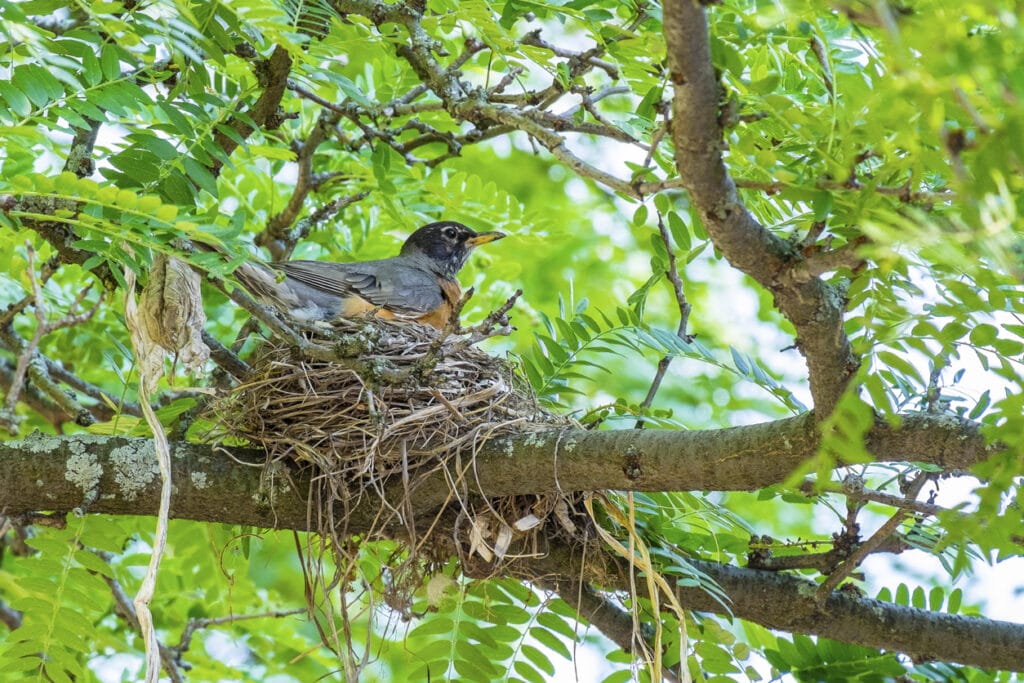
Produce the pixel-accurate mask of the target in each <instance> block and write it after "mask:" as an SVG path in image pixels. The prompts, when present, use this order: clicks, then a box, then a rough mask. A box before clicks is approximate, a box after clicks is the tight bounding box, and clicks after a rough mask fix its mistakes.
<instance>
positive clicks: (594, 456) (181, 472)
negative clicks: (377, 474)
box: [0, 415, 1024, 669]
mask: <svg viewBox="0 0 1024 683" xmlns="http://www.w3.org/2000/svg"><path fill="white" fill-rule="evenodd" d="M817 441H818V439H817V431H816V421H815V420H814V418H813V416H810V415H805V416H801V417H797V418H791V419H787V420H780V421H777V422H770V423H765V424H760V425H752V426H749V427H736V428H732V429H723V430H712V431H708V432H676V431H656V430H636V431H620V432H586V431H580V430H560V431H553V432H549V433H542V434H539V435H538V434H526V435H519V436H515V437H508V438H502V439H494V440H492V441H490V442H488V443H487V444H486V445H485V446H484V447H483V448H482V449H481V450H480V452H479V453H478V454H477V458H476V467H475V476H471V477H469V479H468V480H467V482H466V484H467V485H469V486H470V487H471V490H473V491H475V492H480V491H484V492H486V494H487V495H488V496H500V495H512V494H517V493H528V492H545V491H554V490H562V491H572V490H599V489H605V488H620V489H632V490H666V491H672V490H703V489H715V490H745V489H754V488H760V487H763V486H766V485H768V484H771V483H777V482H778V481H781V480H782V479H784V478H785V477H786V476H787V475H788V473H789V472H790V471H791V470H792V469H793V467H794V466H796V465H797V464H799V463H800V461H801V460H802V459H803V458H806V457H809V456H810V455H812V454H813V453H814V451H815V448H816V445H817ZM868 447H869V448H870V449H872V451H873V452H874V453H875V455H876V457H877V458H878V459H879V460H880V461H883V460H889V461H899V460H903V459H913V460H918V461H924V462H930V463H934V464H937V465H939V466H941V467H943V468H944V469H947V470H953V471H955V470H962V469H964V468H966V467H969V466H970V465H972V464H974V463H977V462H979V461H980V460H982V459H984V458H985V457H986V456H987V455H989V454H990V453H991V452H992V449H991V448H986V446H985V444H984V441H983V439H982V437H981V435H980V433H979V432H978V428H977V425H976V424H974V423H971V422H968V421H964V420H958V419H955V418H950V417H942V416H933V415H908V416H906V417H905V418H904V420H903V422H902V424H901V425H900V426H899V427H895V428H894V427H888V426H885V425H879V426H876V427H875V428H874V429H873V430H872V431H871V432H870V433H869V435H868ZM264 461H265V454H264V453H263V452H262V451H259V450H255V449H238V448H235V449H227V448H221V447H216V446H212V445H208V444H187V443H178V444H175V445H174V450H173V481H174V491H175V493H174V497H173V499H172V503H171V516H172V517H175V518H183V519H193V520H198V521H204V522H219V523H227V524H241V525H247V526H256V527H263V528H272V529H296V530H303V531H309V530H311V529H310V523H311V521H310V520H311V519H315V518H316V517H315V516H312V517H311V516H310V514H309V509H308V500H309V493H310V485H311V472H310V471H309V470H308V469H307V470H305V471H304V470H301V469H298V468H296V467H294V466H291V465H286V464H284V463H281V462H278V463H273V464H271V465H267V466H264V465H263V463H264ZM0 482H2V486H0V509H2V510H3V511H4V514H6V515H9V516H18V515H24V514H29V513H33V512H39V511H57V512H66V511H70V510H79V511H82V512H85V513H109V514H123V515H152V514H155V512H156V510H157V508H158V505H159V488H160V486H159V478H158V476H157V471H156V464H155V458H154V457H153V452H152V443H151V442H150V441H149V440H148V439H140V438H128V437H110V436H96V435H76V436H63V437H55V436H40V435H36V436H33V437H31V438H29V439H25V440H23V441H19V442H5V443H0ZM438 490H443V491H445V492H447V490H448V485H447V484H446V483H444V482H443V481H441V480H440V479H438V480H436V481H435V480H434V479H430V478H428V479H426V480H423V481H421V482H419V485H418V487H417V489H416V490H414V492H413V495H412V502H413V508H412V509H413V511H414V513H415V518H416V519H421V520H423V521H425V522H426V521H430V522H432V521H433V520H434V519H435V517H434V515H433V514H429V513H431V512H432V511H434V510H436V509H437V508H438V506H439V505H441V504H442V503H443V502H444V498H445V497H446V494H445V495H443V496H442V495H439V494H438ZM389 492H390V493H393V494H394V495H395V499H396V500H397V499H398V497H399V496H400V495H402V493H403V491H402V489H401V485H400V484H395V485H394V486H393V487H392V489H391V490H390V491H389V490H388V489H387V488H386V489H385V493H386V494H387V493H389ZM380 511H381V506H380V500H379V498H378V497H377V496H376V494H373V493H369V494H367V495H363V496H359V497H355V498H353V503H352V504H350V505H349V507H348V513H347V516H345V517H344V520H345V524H346V530H347V532H349V533H359V532H360V531H366V530H369V529H375V530H377V531H378V532H379V531H382V529H381V527H380V521H381V520H380ZM335 515H336V518H338V519H341V518H342V514H341V511H340V510H339V511H336V512H335ZM421 515H422V516H421ZM453 517H454V516H453V515H444V516H442V517H441V518H440V520H441V522H440V523H441V524H450V523H451V521H452V519H453ZM405 529H406V524H405V523H399V521H398V520H395V521H393V522H391V526H390V528H389V529H383V531H393V532H395V533H402V532H404V530H405ZM608 559H609V558H607V557H605V558H601V559H600V562H604V563H607V561H608ZM612 561H618V560H615V559H614V558H612ZM618 562H620V564H621V561H618ZM692 564H693V565H694V566H695V567H696V568H697V569H699V570H700V571H703V572H704V573H706V574H707V575H708V576H710V577H711V578H713V579H714V580H715V581H717V582H718V584H719V585H720V586H721V587H722V588H723V589H724V591H725V593H726V594H727V595H728V596H729V599H730V601H731V602H730V603H729V604H728V610H727V609H726V608H725V607H723V605H721V604H720V603H718V602H717V601H716V600H714V599H713V598H712V597H711V596H710V595H708V594H707V593H706V592H704V591H703V590H700V589H698V588H679V595H680V597H681V599H682V601H683V604H684V606H685V607H686V608H688V609H695V610H699V611H708V612H714V613H717V614H729V612H730V611H731V613H732V615H734V616H736V617H740V618H742V619H747V620H750V621H753V622H756V623H759V624H763V625H765V626H767V627H769V628H776V629H780V630H785V631H793V632H799V633H810V634H817V635H821V636H826V637H829V638H832V639H835V640H841V641H845V642H851V643H858V644H861V645H866V646H870V647H880V648H885V649H889V650H898V651H900V652H905V653H908V654H911V655H913V656H914V657H920V658H931V657H934V658H939V659H942V660H946V661H956V662H960V663H963V664H973V665H977V666H983V667H986V668H991V667H997V668H1001V669H1017V668H1020V667H1021V666H1022V663H1024V625H1022V624H1012V623H1008V622H999V621H994V620H989V619H980V618H967V617H960V616H955V615H947V614H941V613H935V612H928V611H926V610H917V609H912V608H909V607H902V606H898V605H892V604H888V603H883V602H879V601H876V600H868V599H864V598H860V597H856V596H851V595H847V594H842V593H840V592H835V593H833V594H832V595H831V596H830V597H829V598H828V600H827V601H826V602H825V604H824V605H819V604H818V603H817V602H816V601H815V597H814V594H815V589H816V585H815V584H814V583H811V582H809V581H806V580H804V579H800V578H797V577H795V576H790V575H785V574H780V573H778V572H768V571H760V570H754V569H744V568H739V567H733V566H730V565H724V564H719V563H714V562H705V561H699V560H693V561H692ZM517 565H522V566H512V565H510V566H509V567H507V568H506V569H507V570H508V571H512V572H514V573H515V575H518V576H533V577H537V579H538V580H540V581H541V582H542V583H543V582H546V583H547V584H549V585H550V584H552V582H554V583H558V584H559V585H563V584H564V585H565V586H571V585H572V582H573V581H577V582H578V581H580V580H581V579H582V580H584V581H586V582H588V583H593V584H595V585H596V586H597V587H599V588H601V589H604V590H615V591H622V590H627V589H628V582H626V581H625V580H624V579H620V580H616V579H614V578H609V574H608V573H607V572H606V571H600V572H598V571H596V569H592V568H594V567H597V566H598V564H597V563H592V562H591V561H589V560H588V561H587V563H586V564H584V563H583V560H582V558H581V557H580V556H579V554H578V553H575V552H574V551H573V549H570V548H568V547H566V546H564V545H560V544H559V543H558V542H557V541H556V542H554V544H553V545H552V547H551V548H550V551H549V553H548V555H547V557H545V558H542V559H540V560H529V561H520V562H518V563H517ZM622 576H625V573H623V574H622ZM568 590H572V589H571V588H570V589H568ZM584 616H587V615H584ZM591 616H592V617H593V616H594V615H591ZM613 617H615V615H609V618H613Z"/></svg>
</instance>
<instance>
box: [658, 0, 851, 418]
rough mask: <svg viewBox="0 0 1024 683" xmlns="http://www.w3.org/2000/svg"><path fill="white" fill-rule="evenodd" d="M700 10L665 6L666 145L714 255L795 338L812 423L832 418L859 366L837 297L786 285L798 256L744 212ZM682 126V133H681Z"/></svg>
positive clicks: (692, 5) (808, 284)
mask: <svg viewBox="0 0 1024 683" xmlns="http://www.w3.org/2000/svg"><path fill="white" fill-rule="evenodd" d="M705 11H706V10H705V8H704V5H702V4H700V3H697V2H692V1H690V0H686V1H684V2H673V3H668V4H667V5H666V6H665V39H666V42H667V44H668V52H669V64H670V66H671V75H672V81H673V83H674V84H675V96H674V98H673V121H674V122H676V124H677V125H673V126H672V140H673V142H674V143H675V155H676V167H677V168H678V170H679V177H680V181H681V184H682V185H683V187H685V188H686V189H687V190H688V191H689V193H690V197H691V199H692V200H693V203H694V205H695V206H696V208H697V209H698V211H699V213H700V215H701V219H702V221H703V222H704V227H705V228H706V229H707V232H708V235H709V236H710V237H711V241H712V242H713V243H714V245H715V247H717V248H718V249H719V251H721V252H722V254H723V255H724V256H725V258H726V259H727V260H728V261H729V263H731V264H732V265H733V266H735V267H736V268H739V269H740V270H742V271H743V272H744V273H746V274H748V275H750V276H751V277H752V278H754V279H755V280H756V281H757V282H758V283H760V284H761V285H762V286H763V287H765V288H766V289H768V290H769V291H770V292H771V293H772V294H773V295H774V296H775V302H776V305H777V306H778V307H779V309H780V310H781V311H782V314H783V315H784V316H786V318H787V319H788V320H789V321H790V322H791V323H793V326H794V327H795V328H796V331H797V346H798V347H799V349H800V352H801V353H802V354H803V355H804V358H805V359H806V361H807V369H808V375H809V379H810V385H811V395H812V397H813V398H814V406H815V411H816V413H817V415H818V417H819V419H824V418H825V417H826V416H827V415H828V414H829V413H831V412H832V410H833V408H834V407H835V405H836V402H837V401H838V400H839V397H840V396H841V395H842V393H843V391H844V389H845V388H846V386H847V384H848V383H849V381H850V379H851V378H852V377H853V375H854V373H856V371H857V368H858V367H859V364H860V361H859V360H858V359H857V358H855V357H854V355H853V350H852V348H851V346H850V341H849V339H848V338H847V336H846V333H845V332H844V330H843V307H844V300H843V295H842V293H841V292H840V291H839V290H838V289H837V288H836V287H834V286H832V285H829V284H827V283H825V282H823V281H822V280H821V279H819V278H817V277H812V278H809V279H804V278H798V279H794V278H793V277H791V272H792V270H793V267H794V264H796V263H799V255H798V254H796V253H794V250H793V248H792V246H791V245H790V244H788V243H787V242H786V241H784V240H783V239H781V238H780V237H778V236H776V235H775V234H773V233H772V232H770V231H769V230H767V229H765V228H764V227H763V226H762V225H761V224H760V223H758V221H757V219H755V218H754V216H753V215H751V213H750V212H749V211H748V210H747V208H746V207H745V206H744V205H743V203H742V201H741V200H740V198H739V195H738V194H737V191H736V184H735V183H734V182H733V180H732V178H731V177H730V175H729V172H728V170H727V169H726V167H725V162H724V161H723V158H722V152H723V149H724V146H725V143H724V140H723V137H722V126H721V123H720V121H719V102H720V101H721V100H722V96H723V94H722V90H721V87H720V85H719V83H718V79H717V77H716V76H715V71H714V67H713V66H712V63H711V47H710V42H709V36H708V22H707V17H706V15H705ZM681 122H684V125H680V123H681Z"/></svg>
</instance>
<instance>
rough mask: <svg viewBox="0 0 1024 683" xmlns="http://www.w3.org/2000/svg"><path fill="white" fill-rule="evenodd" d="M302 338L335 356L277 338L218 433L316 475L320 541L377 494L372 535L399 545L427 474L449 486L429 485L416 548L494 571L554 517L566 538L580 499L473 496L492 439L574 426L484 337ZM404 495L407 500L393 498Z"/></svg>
mask: <svg viewBox="0 0 1024 683" xmlns="http://www.w3.org/2000/svg"><path fill="white" fill-rule="evenodd" d="M306 339H308V341H309V342H310V343H311V344H315V345H316V347H317V348H318V349H321V350H323V349H325V348H326V349H330V351H331V354H333V357H325V356H324V354H323V353H317V354H314V355H313V356H310V355H308V354H304V353H302V352H301V351H299V350H298V349H296V348H295V346H294V344H287V343H284V342H280V341H278V340H276V339H275V338H272V339H269V340H267V341H266V342H264V343H263V344H262V345H261V347H260V348H259V349H258V350H257V352H256V354H255V358H254V359H253V360H252V362H251V373H250V375H249V377H248V378H247V379H246V380H245V381H244V382H243V383H242V384H241V385H239V386H238V387H236V388H235V389H234V390H233V391H232V392H231V394H230V395H229V396H227V397H226V398H225V399H222V400H221V401H220V402H219V403H218V404H217V405H216V407H215V409H214V410H215V414H216V415H217V416H218V420H217V422H218V423H219V428H218V430H217V432H219V434H218V435H219V436H231V437H235V438H238V439H243V440H245V441H248V442H251V443H253V444H256V445H258V446H261V447H262V448H264V449H265V450H266V451H267V453H268V457H269V458H270V459H271V460H286V461H291V462H294V463H297V464H298V465H300V466H311V467H313V468H315V472H314V476H313V481H314V482H315V484H316V486H315V487H314V495H315V499H314V500H313V501H312V503H313V505H312V507H313V508H314V511H315V514H316V515H317V516H318V518H319V520H320V530H321V533H322V534H323V535H326V536H327V537H328V538H334V539H335V540H336V541H339V540H341V539H339V529H341V530H342V532H341V533H342V535H343V534H344V533H345V532H344V530H345V528H346V527H345V520H344V519H336V518H335V517H334V515H335V513H334V510H335V509H337V508H340V509H342V510H351V509H353V508H354V507H355V506H356V505H357V504H360V503H362V502H365V501H363V498H364V497H365V496H367V495H374V494H376V495H379V496H380V498H381V504H380V505H378V507H379V508H380V509H381V511H382V515H381V517H380V518H379V519H378V521H377V529H376V530H375V531H377V532H378V533H377V534H376V535H378V536H389V537H391V538H394V537H395V536H396V534H395V533H394V527H395V521H396V520H397V519H401V523H402V524H404V525H406V526H408V525H409V524H410V521H409V520H408V516H409V515H408V514H407V513H408V512H409V511H411V510H413V509H414V507H415V501H416V500H417V499H416V495H417V494H422V493H423V491H422V490H420V491H419V492H417V486H418V484H419V483H423V482H426V481H428V480H429V481H430V482H431V483H430V486H431V487H435V488H436V486H437V482H441V481H443V482H446V483H447V485H448V487H449V488H450V491H447V492H441V494H440V495H439V494H438V492H437V491H430V492H429V494H430V496H431V499H432V500H435V501H437V503H438V506H437V508H436V509H435V510H432V511H431V512H430V514H433V515H436V517H435V518H434V520H433V522H432V523H429V524H422V523H418V524H415V526H416V527H417V528H419V531H418V532H413V534H412V539H410V538H409V535H406V540H413V539H414V540H415V543H414V544H409V545H410V547H415V548H416V549H417V550H418V551H419V552H422V550H423V549H424V548H426V549H427V550H431V549H433V550H434V552H433V553H431V554H432V555H434V556H436V557H438V558H440V557H441V556H443V555H444V554H445V553H447V555H448V556H450V555H451V554H452V552H455V553H457V554H458V555H459V556H461V557H462V559H463V565H464V567H465V566H466V564H467V561H469V560H472V561H473V562H474V563H476V564H479V563H480V561H481V560H482V561H483V562H484V564H485V565H488V566H490V567H491V568H492V569H493V568H494V567H495V565H496V564H497V563H499V562H500V561H501V560H502V559H503V558H504V557H505V556H506V554H509V556H510V557H511V556H512V555H511V553H521V552H527V553H529V552H531V551H530V550H528V549H529V548H531V547H534V548H535V547H536V542H537V538H536V537H537V535H538V534H540V533H541V532H542V531H543V530H544V527H545V526H550V524H551V523H554V524H555V525H556V526H557V527H559V528H560V529H561V530H562V532H563V533H565V532H568V531H571V530H572V527H573V522H572V521H571V518H574V517H576V516H577V514H576V513H572V514H570V512H569V511H570V509H578V507H577V505H576V503H577V502H578V501H574V500H570V499H568V498H566V497H564V496H562V495H560V494H545V495H523V496H508V497H502V498H488V499H482V498H481V497H480V496H472V495H470V489H472V486H470V485H469V484H470V481H467V480H471V479H472V477H473V474H472V464H473V459H474V458H475V456H476V454H477V452H478V451H479V449H480V447H481V446H482V445H483V444H484V443H486V442H487V441H488V440H490V439H493V438H495V437H499V436H507V435H511V434H518V433H523V432H528V431H542V430H550V429H553V428H557V427H566V426H569V425H571V424H575V423H574V422H573V421H571V420H569V419H567V418H564V417H559V416H555V415H553V414H551V413H550V412H548V411H545V410H543V409H542V408H541V407H540V406H539V405H538V403H537V400H536V397H535V396H534V394H533V392H532V390H531V388H530V386H529V384H528V382H526V381H525V379H523V378H522V377H521V376H520V375H519V374H518V372H517V371H516V369H515V368H514V367H513V365H512V364H510V363H509V362H508V361H506V360H504V359H502V358H495V357H493V356H490V355H488V354H486V353H484V352H483V351H481V350H479V349H478V348H476V347H475V346H474V345H473V344H474V342H475V341H478V339H477V338H475V337H474V336H472V335H464V334H450V333H448V332H438V331H437V330H434V329H433V328H427V327H423V326H420V325H415V324H399V323H395V322H393V321H387V320H382V319H379V318H367V319H359V320H341V321H338V322H336V323H333V324H332V325H331V326H329V327H328V326H324V327H322V328H315V329H313V330H312V331H308V332H307V333H306ZM439 472H443V474H444V476H443V477H439V476H438V473H439ZM423 488H427V487H423ZM396 491H397V496H398V497H399V498H402V497H406V498H407V499H405V500H401V499H400V500H396V499H395V497H396ZM445 494H447V495H445ZM338 503H342V505H340V506H339V505H337V504H338ZM417 509H422V508H417ZM389 511H390V519H388V512H389ZM444 514H448V515H449V517H448V519H449V521H450V520H452V519H455V520H456V521H455V523H454V524H448V525H447V527H448V530H449V532H448V533H447V534H444V535H443V538H440V537H439V538H436V539H433V540H431V539H429V538H425V537H424V533H425V532H424V531H423V530H422V529H423V528H429V529H434V528H441V527H444V526H446V525H444V524H437V523H436V522H437V521H438V520H440V519H441V516H442V515H444ZM420 521H421V522H422V520H420ZM428 521H430V520H428ZM453 527H454V533H452V530H453ZM359 532H360V534H361V535H362V537H363V538H367V537H369V538H372V537H373V536H374V533H373V532H371V533H370V534H367V533H366V531H365V530H364V529H360V530H359ZM417 534H418V536H417ZM336 544H337V543H336ZM510 549H511V550H510ZM474 573H476V572H474Z"/></svg>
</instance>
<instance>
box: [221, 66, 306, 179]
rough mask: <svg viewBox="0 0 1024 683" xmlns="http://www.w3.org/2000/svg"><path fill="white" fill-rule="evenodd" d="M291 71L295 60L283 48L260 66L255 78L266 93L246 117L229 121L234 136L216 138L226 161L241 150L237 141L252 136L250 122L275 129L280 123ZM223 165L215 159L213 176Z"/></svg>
mask: <svg viewBox="0 0 1024 683" xmlns="http://www.w3.org/2000/svg"><path fill="white" fill-rule="evenodd" d="M291 68H292V58H291V56H289V54H288V51H287V50H286V49H284V48H283V47H281V46H277V47H275V48H274V51H273V52H272V53H271V54H270V57H268V58H267V59H266V60H265V61H264V62H261V63H260V64H258V65H257V71H256V76H257V78H258V79H259V82H260V86H261V87H262V88H263V92H262V93H261V94H260V96H259V98H258V99H257V100H256V102H255V103H253V105H252V107H251V108H250V109H249V111H248V112H247V116H244V117H241V116H233V117H231V119H230V120H229V121H228V122H227V126H228V127H230V128H231V129H232V130H234V132H235V135H226V134H224V133H222V132H220V131H218V132H217V133H216V134H215V135H214V142H216V143H217V146H218V147H220V148H221V149H222V150H224V157H225V158H227V157H229V156H231V153H232V152H233V151H235V148H236V147H238V140H244V139H246V138H247V137H249V136H250V135H252V132H253V127H252V124H251V123H250V121H251V122H252V123H255V124H256V125H257V126H261V127H262V126H266V127H269V128H276V127H277V125H278V124H279V123H280V122H279V120H278V118H277V110H278V107H280V106H281V98H282V97H283V96H284V91H285V87H286V86H287V85H288V73H289V72H290V71H291ZM223 164H224V162H223V161H222V160H221V159H214V160H213V164H212V169H211V170H213V172H214V173H219V172H220V168H221V166H223Z"/></svg>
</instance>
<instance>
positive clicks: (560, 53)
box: [519, 29, 619, 81]
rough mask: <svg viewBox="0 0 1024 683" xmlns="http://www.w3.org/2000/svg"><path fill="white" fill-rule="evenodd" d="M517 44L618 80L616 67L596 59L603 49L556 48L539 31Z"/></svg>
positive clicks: (527, 35)
mask: <svg viewBox="0 0 1024 683" xmlns="http://www.w3.org/2000/svg"><path fill="white" fill-rule="evenodd" d="M519 42H520V43H522V44H523V45H529V46H531V47H539V48H541V49H542V50H547V51H549V52H551V53H552V54H553V55H555V56H556V57H563V58H565V59H568V60H569V61H570V63H573V62H579V63H582V64H586V65H588V66H591V67H597V68H598V69H601V70H602V71H604V72H605V73H606V74H608V77H609V78H611V79H612V80H613V81H617V80H619V69H618V67H617V66H615V65H614V64H612V63H611V62H606V61H604V60H603V59H598V58H597V57H596V55H595V52H597V51H601V52H603V49H601V48H591V49H590V50H586V51H584V52H574V51H572V50H566V49H565V48H561V47H558V46H557V45H552V44H551V43H549V42H547V41H546V40H544V39H543V38H541V37H540V29H537V30H535V31H531V32H530V33H527V34H526V35H525V36H523V37H522V39H521V40H520V41H519Z"/></svg>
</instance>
